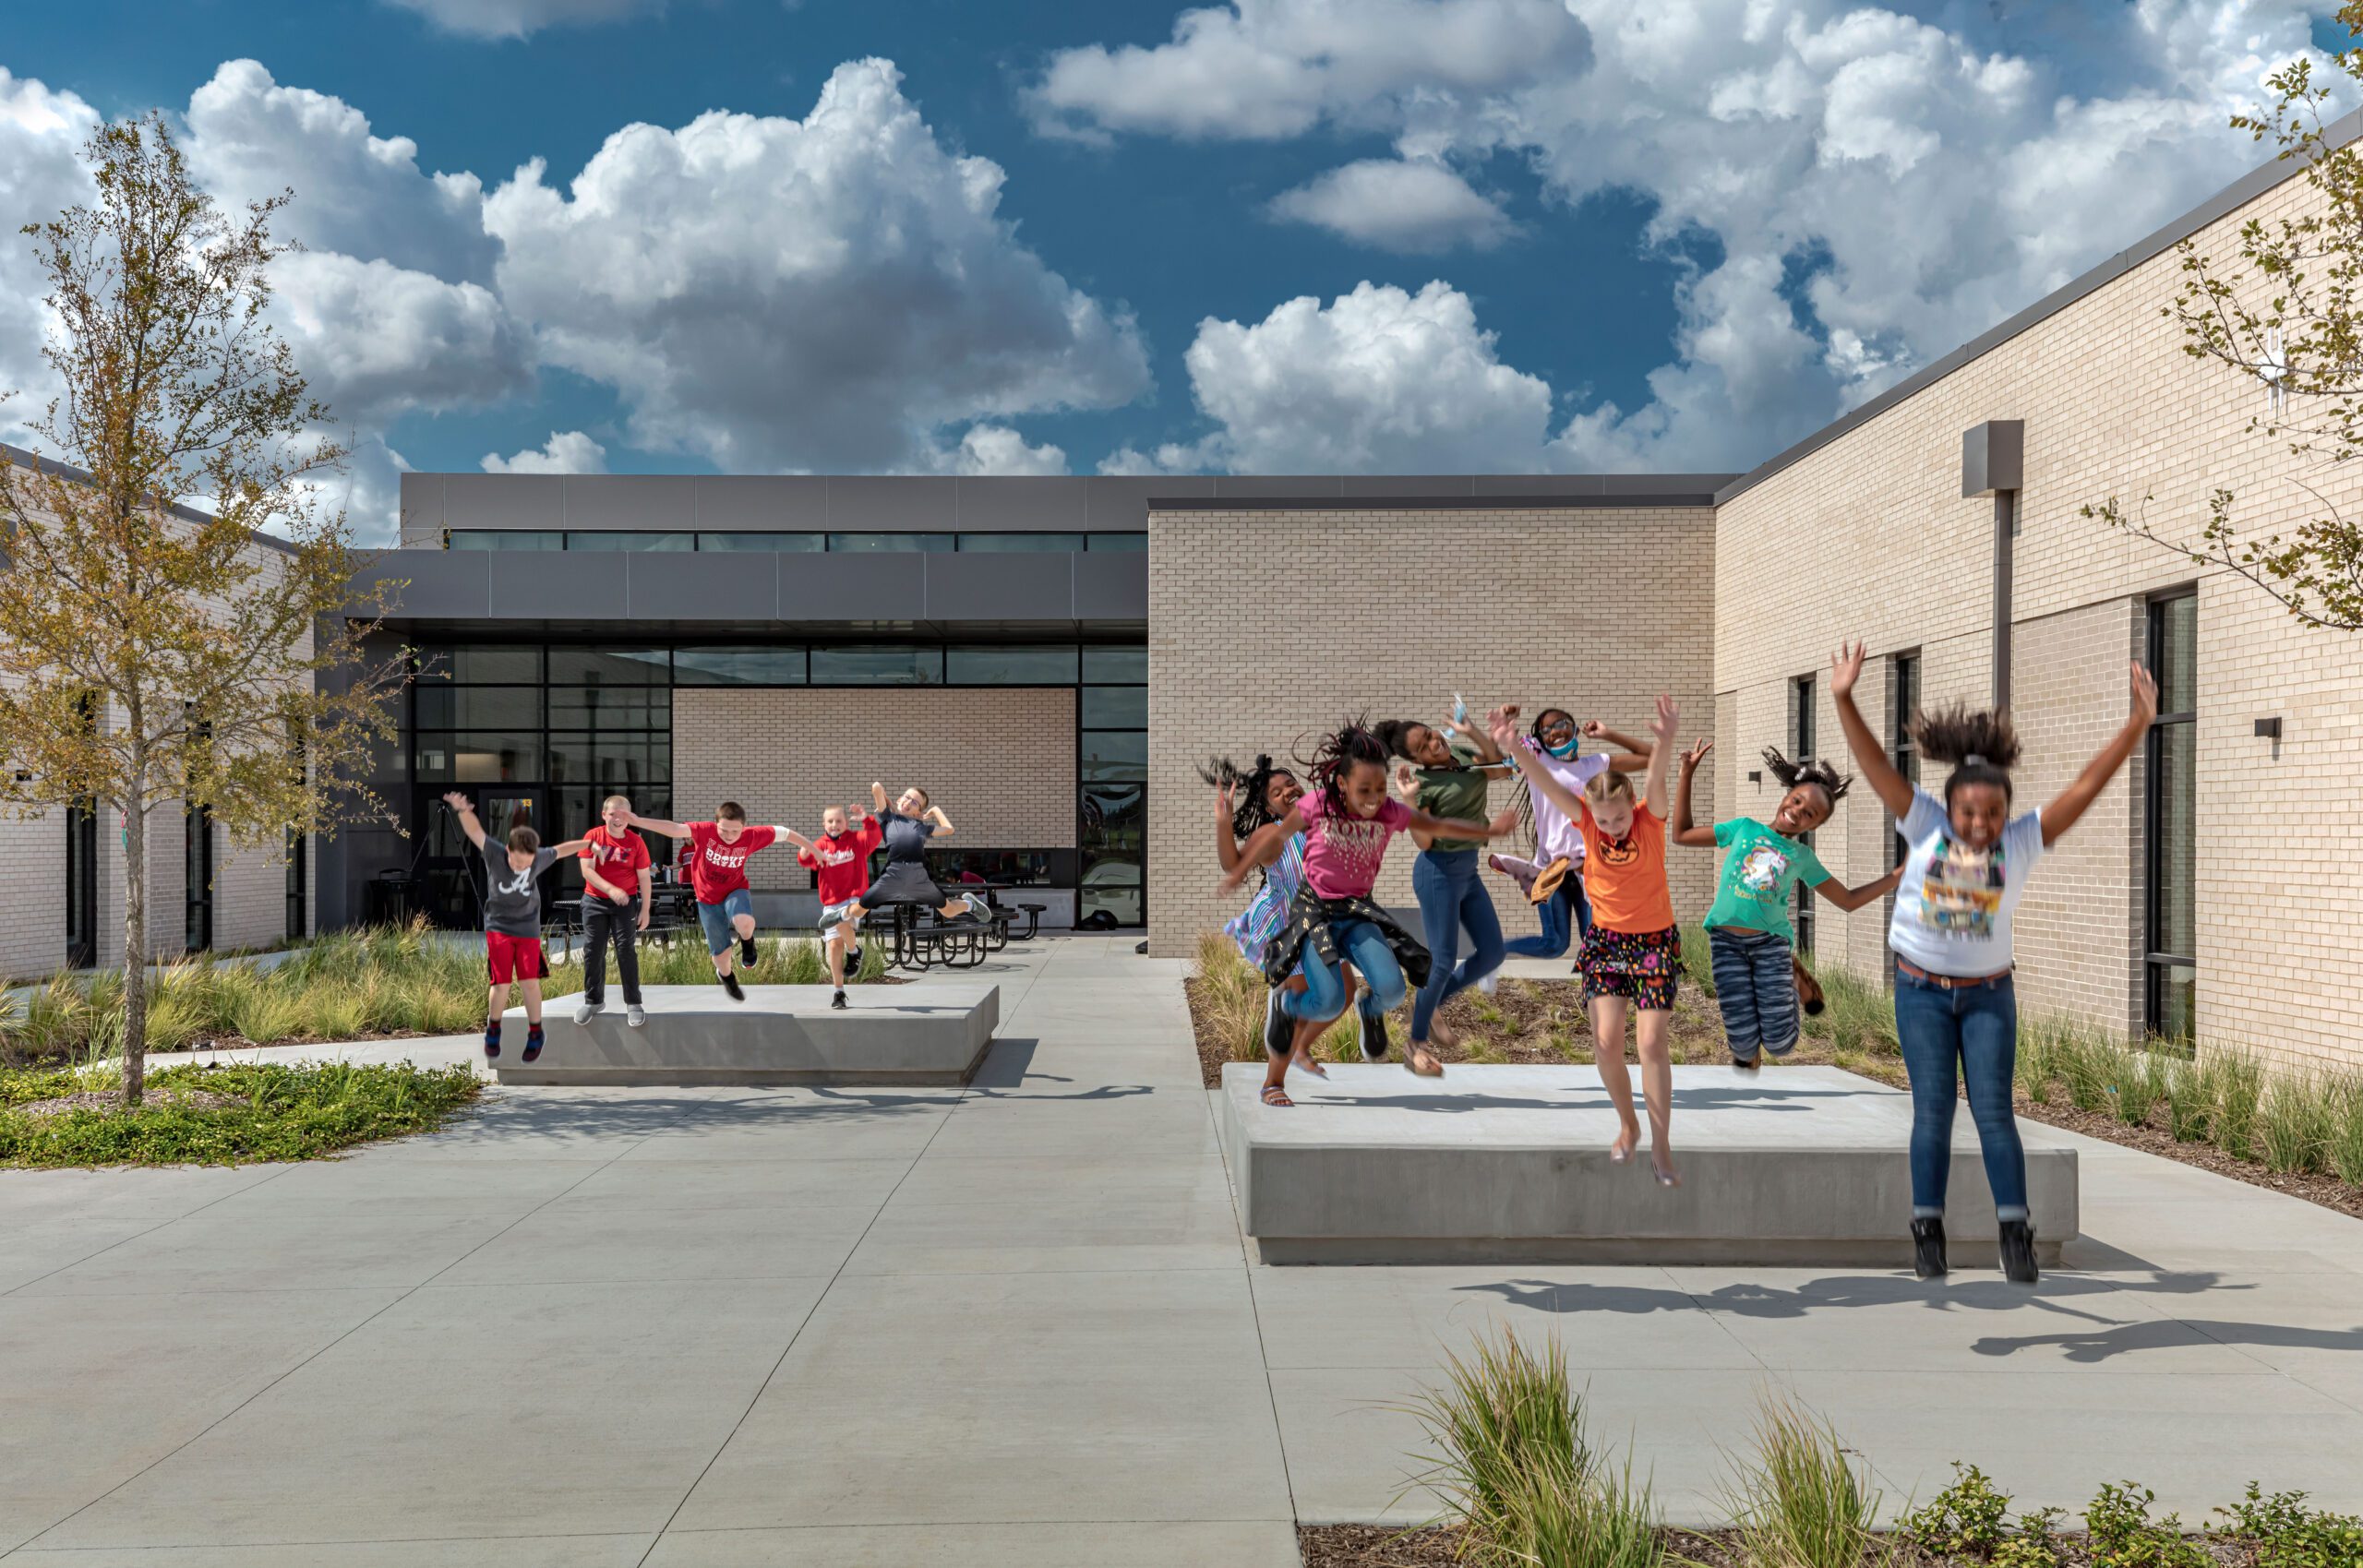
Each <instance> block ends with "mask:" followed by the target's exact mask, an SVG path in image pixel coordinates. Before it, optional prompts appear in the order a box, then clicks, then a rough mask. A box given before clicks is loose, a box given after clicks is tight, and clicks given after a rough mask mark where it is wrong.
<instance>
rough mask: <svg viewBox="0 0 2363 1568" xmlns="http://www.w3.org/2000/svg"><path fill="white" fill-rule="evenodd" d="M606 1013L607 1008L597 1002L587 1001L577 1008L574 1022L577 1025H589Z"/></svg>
mask: <svg viewBox="0 0 2363 1568" xmlns="http://www.w3.org/2000/svg"><path fill="white" fill-rule="evenodd" d="M605 1011H607V1010H606V1008H604V1007H602V1006H600V1005H599V1004H598V1003H597V1002H588V1001H586V1002H583V1003H582V1004H581V1005H579V1006H577V1007H576V1008H575V1010H574V1021H575V1022H576V1023H590V1022H591V1020H592V1019H594V1018H595V1017H597V1016H598V1015H599V1014H600V1013H603V1012H605Z"/></svg>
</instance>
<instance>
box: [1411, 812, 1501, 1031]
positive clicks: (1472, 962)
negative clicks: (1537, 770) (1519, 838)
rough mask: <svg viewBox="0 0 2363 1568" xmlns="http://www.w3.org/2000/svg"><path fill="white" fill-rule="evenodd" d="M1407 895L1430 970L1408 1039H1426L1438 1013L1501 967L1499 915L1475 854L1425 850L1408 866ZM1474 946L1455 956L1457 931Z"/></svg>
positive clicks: (1413, 1007)
mask: <svg viewBox="0 0 2363 1568" xmlns="http://www.w3.org/2000/svg"><path fill="white" fill-rule="evenodd" d="M1411 891H1412V892H1414V893H1416V894H1418V895H1419V899H1420V925H1421V928H1422V934H1423V935H1424V936H1425V937H1426V939H1427V943H1428V952H1429V954H1430V955H1431V958H1432V961H1433V964H1434V967H1433V968H1432V969H1430V970H1429V971H1428V983H1427V984H1426V985H1424V986H1421V987H1420V995H1419V999H1417V1000H1415V1001H1414V1002H1412V1004H1411V1038H1413V1039H1414V1040H1420V1041H1425V1040H1426V1039H1427V1037H1428V1026H1429V1024H1430V1023H1433V1021H1434V1019H1435V1015H1436V1009H1438V1008H1440V1007H1442V1006H1443V1005H1444V1004H1445V1003H1446V1002H1448V1001H1450V1000H1451V999H1453V998H1455V997H1457V996H1458V995H1459V994H1460V993H1461V992H1463V991H1465V990H1467V989H1468V988H1469V987H1471V986H1473V985H1475V984H1476V983H1477V982H1478V981H1480V980H1481V979H1483V978H1484V977H1485V976H1488V975H1491V974H1492V973H1493V971H1494V970H1496V969H1499V968H1500V967H1501V966H1502V917H1501V916H1499V915H1496V914H1495V913H1493V898H1492V896H1491V895H1489V894H1488V893H1487V892H1485V885H1484V883H1483V882H1481V880H1478V876H1477V852H1476V851H1475V850H1473V849H1453V850H1445V851H1444V852H1443V853H1441V854H1439V853H1438V852H1437V851H1435V850H1433V849H1423V850H1421V852H1420V857H1419V858H1418V859H1416V860H1414V861H1412V862H1411ZM1463 927H1467V928H1468V930H1469V940H1470V941H1471V942H1472V943H1474V944H1475V945H1474V946H1472V947H1471V948H1470V949H1469V956H1468V957H1467V958H1465V959H1459V962H1457V963H1455V962H1454V960H1455V959H1456V958H1458V955H1459V952H1460V932H1461V928H1463Z"/></svg>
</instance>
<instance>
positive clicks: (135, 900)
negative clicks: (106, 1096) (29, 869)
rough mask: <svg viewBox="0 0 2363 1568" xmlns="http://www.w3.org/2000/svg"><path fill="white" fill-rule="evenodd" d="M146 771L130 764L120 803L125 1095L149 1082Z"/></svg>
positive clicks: (133, 1100)
mask: <svg viewBox="0 0 2363 1568" xmlns="http://www.w3.org/2000/svg"><path fill="white" fill-rule="evenodd" d="M144 772H145V770H143V769H140V768H138V766H136V765H135V766H134V768H133V770H132V787H131V788H130V789H129V790H128V791H126V794H127V795H129V796H130V797H131V800H132V802H133V804H128V805H126V806H125V807H124V808H123V831H124V858H123V1100H124V1104H125V1105H126V1106H136V1105H138V1103H139V1099H140V1096H141V1095H142V1094H143V1093H145V1092H146V1089H147V1086H148V812H147V808H145V807H144V806H142V805H140V804H138V802H140V801H142V800H144V799H145V797H146V796H147V781H146V779H145V778H144V777H142V774H143V773H144Z"/></svg>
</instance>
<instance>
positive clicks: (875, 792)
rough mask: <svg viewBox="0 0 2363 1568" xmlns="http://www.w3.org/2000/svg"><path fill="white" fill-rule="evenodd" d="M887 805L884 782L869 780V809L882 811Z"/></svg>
mask: <svg viewBox="0 0 2363 1568" xmlns="http://www.w3.org/2000/svg"><path fill="white" fill-rule="evenodd" d="M887 805H888V801H887V799H886V786H885V785H884V784H880V783H879V782H878V781H877V780H875V779H872V780H870V809H871V810H873V811H883V810H885V809H886V808H887Z"/></svg>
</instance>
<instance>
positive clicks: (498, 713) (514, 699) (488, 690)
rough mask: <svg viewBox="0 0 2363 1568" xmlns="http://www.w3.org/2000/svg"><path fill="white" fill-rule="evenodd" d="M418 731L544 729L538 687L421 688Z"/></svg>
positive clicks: (540, 695) (540, 694)
mask: <svg viewBox="0 0 2363 1568" xmlns="http://www.w3.org/2000/svg"><path fill="white" fill-rule="evenodd" d="M418 727H419V728H420V729H423V730H448V729H521V730H537V729H539V728H541V727H542V688H540V687H538V686H422V687H420V688H418Z"/></svg>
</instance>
